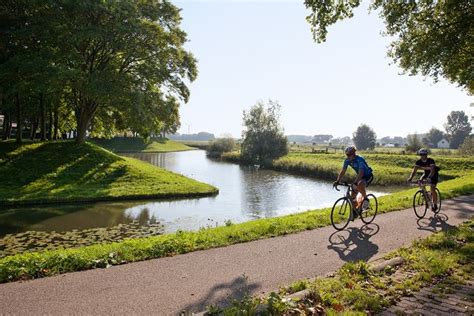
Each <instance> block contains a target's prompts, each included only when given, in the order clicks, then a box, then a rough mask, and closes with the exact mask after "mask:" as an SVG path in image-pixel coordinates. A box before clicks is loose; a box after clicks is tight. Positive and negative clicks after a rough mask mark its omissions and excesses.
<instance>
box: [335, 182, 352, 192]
mask: <svg viewBox="0 0 474 316" xmlns="http://www.w3.org/2000/svg"><path fill="white" fill-rule="evenodd" d="M340 185H342V186H344V187H348V186H349V184H348V183H347V182H339V183H335V184H334V185H333V187H334V189H336V191H341V190H339V189H338V188H337V187H338V186H340Z"/></svg>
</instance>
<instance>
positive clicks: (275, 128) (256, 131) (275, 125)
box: [241, 100, 288, 166]
mask: <svg viewBox="0 0 474 316" xmlns="http://www.w3.org/2000/svg"><path fill="white" fill-rule="evenodd" d="M280 108H281V106H280V104H278V102H275V101H272V100H269V101H268V106H265V104H264V103H262V102H258V103H257V104H256V105H254V106H253V107H252V108H251V109H250V110H249V111H248V112H245V111H244V115H243V123H244V124H243V125H244V126H245V129H244V131H243V132H242V139H243V141H242V145H241V156H242V160H243V161H244V162H246V163H252V164H259V165H262V166H267V165H269V164H270V163H271V162H272V160H273V159H276V158H278V157H281V156H283V155H286V154H287V153H288V139H287V138H286V136H285V135H284V133H283V128H282V127H281V125H280V122H279V120H280Z"/></svg>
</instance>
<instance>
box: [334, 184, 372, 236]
mask: <svg viewBox="0 0 474 316" xmlns="http://www.w3.org/2000/svg"><path fill="white" fill-rule="evenodd" d="M339 185H341V186H345V187H347V190H346V194H345V195H344V196H343V197H341V198H339V199H337V200H336V202H335V203H334V206H333V207H332V211H331V224H332V226H333V227H334V228H335V229H337V230H343V229H344V228H346V227H347V225H348V224H349V222H350V221H351V220H354V219H355V218H357V217H360V219H361V220H362V222H364V223H365V224H370V223H372V221H373V220H374V219H375V216H376V215H377V210H378V207H379V204H378V202H377V198H376V197H375V195H373V194H367V196H366V197H365V199H364V201H365V200H367V201H368V207H367V208H366V209H362V205H363V204H364V203H361V205H360V206H359V207H356V202H355V201H354V200H353V199H352V195H354V196H357V193H358V191H357V190H356V189H355V188H354V187H353V185H352V184H348V183H347V182H343V183H339V184H336V185H334V188H335V189H336V190H337V191H340V190H339V189H338V188H337V187H338V186H339Z"/></svg>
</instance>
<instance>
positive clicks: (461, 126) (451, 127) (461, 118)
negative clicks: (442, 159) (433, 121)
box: [444, 111, 472, 149]
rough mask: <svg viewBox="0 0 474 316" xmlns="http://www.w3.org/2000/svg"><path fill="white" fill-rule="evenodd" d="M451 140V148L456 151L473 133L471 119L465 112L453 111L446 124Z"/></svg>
mask: <svg viewBox="0 0 474 316" xmlns="http://www.w3.org/2000/svg"><path fill="white" fill-rule="evenodd" d="M444 128H445V130H446V134H447V135H448V139H449V147H450V148H452V149H456V148H458V147H459V145H461V144H462V143H463V142H464V139H465V138H466V137H467V136H469V134H470V133H471V131H472V127H471V123H469V117H468V116H467V115H466V113H464V111H451V113H450V114H449V115H448V117H447V122H446V124H444Z"/></svg>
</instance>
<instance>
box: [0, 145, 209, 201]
mask: <svg viewBox="0 0 474 316" xmlns="http://www.w3.org/2000/svg"><path fill="white" fill-rule="evenodd" d="M215 193H217V189H216V188H214V187H212V186H210V185H207V184H204V183H201V182H198V181H195V180H192V179H189V178H186V177H184V176H182V175H178V174H175V173H172V172H169V171H166V170H164V169H160V168H158V167H155V166H153V165H151V164H148V163H145V162H142V161H139V160H136V159H132V158H126V157H120V156H117V155H116V154H113V153H111V152H109V151H107V150H105V149H103V148H101V147H99V146H96V145H94V144H89V143H85V144H82V145H78V144H75V143H74V142H48V143H30V144H24V145H17V144H16V143H13V142H0V206H6V205H24V204H33V203H34V204H38V203H57V202H82V201H107V200H123V199H143V198H173V197H193V196H205V195H212V194H215Z"/></svg>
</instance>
